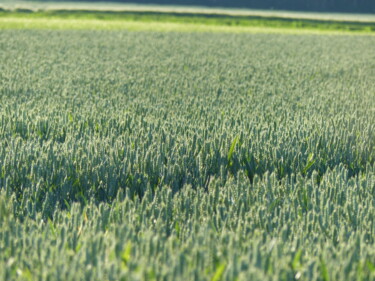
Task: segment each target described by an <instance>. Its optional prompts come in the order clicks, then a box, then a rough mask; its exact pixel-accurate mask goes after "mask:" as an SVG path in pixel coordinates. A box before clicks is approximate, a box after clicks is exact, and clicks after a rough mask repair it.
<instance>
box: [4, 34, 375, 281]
mask: <svg viewBox="0 0 375 281" xmlns="http://www.w3.org/2000/svg"><path fill="white" fill-rule="evenodd" d="M374 44H375V38H374V37H372V36H369V37H366V36H355V37H354V36H307V35H303V36H302V35H301V36H293V35H261V34H258V35H249V34H241V35H235V34H209V33H207V34H202V33H196V34H194V33H185V34H179V33H147V32H133V33H127V32H120V31H117V32H100V31H1V36H0V50H1V52H0V69H1V71H0V82H1V84H0V280H13V279H19V280H119V279H121V278H122V279H123V280H216V281H217V280H294V279H295V280H297V279H298V280H325V281H326V280H375V241H374V238H375V164H374V162H375V96H374V95H375V94H374V93H375V57H374V53H373V46H374Z"/></svg>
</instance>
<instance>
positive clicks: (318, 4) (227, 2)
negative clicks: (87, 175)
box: [39, 0, 375, 13]
mask: <svg viewBox="0 0 375 281" xmlns="http://www.w3.org/2000/svg"><path fill="white" fill-rule="evenodd" d="M39 1H46V2H48V1H53V2H66V0H61V1H60V0H39ZM70 1H71V2H81V1H82V0H70ZM89 2H103V1H102V0H89ZM111 2H124V3H137V4H140V3H142V4H163V5H199V6H214V7H237V8H250V9H276V10H299V11H321V12H351V13H358V12H360V13H373V12H375V2H374V1H372V0H283V1H280V0H111Z"/></svg>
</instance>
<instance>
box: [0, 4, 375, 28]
mask: <svg viewBox="0 0 375 281" xmlns="http://www.w3.org/2000/svg"><path fill="white" fill-rule="evenodd" d="M9 17H10V18H20V19H27V20H32V19H59V20H64V21H69V20H70V21H75V20H77V21H79V20H100V21H103V23H105V22H108V21H109V22H113V21H115V22H118V21H132V22H145V23H150V22H167V23H181V24H195V25H210V26H230V27H267V28H268V27H269V28H287V29H299V30H300V29H308V30H330V31H353V32H374V31H375V22H361V21H358V22H350V21H328V20H327V21H325V20H313V19H302V18H301V19H298V18H294V19H292V18H283V17H265V16H233V15H232V16H230V15H220V14H205V13H202V14H194V13H187V12H186V13H171V12H144V11H143V12H136V11H132V12H119V11H117V12H116V11H79V10H78V11H74V10H50V11H48V10H45V11H36V12H33V11H31V10H28V9H18V10H15V11H8V10H4V11H0V18H2V19H6V18H9ZM31 22H32V21H31ZM29 25H30V26H31V24H30V23H29ZM1 27H2V25H1V24H0V28H1Z"/></svg>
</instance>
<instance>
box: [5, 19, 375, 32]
mask: <svg viewBox="0 0 375 281" xmlns="http://www.w3.org/2000/svg"><path fill="white" fill-rule="evenodd" d="M0 29H53V30H56V29H57V30H61V29H68V30H129V31H159V32H233V33H286V34H372V33H371V31H367V32H366V31H345V30H324V29H314V28H291V27H268V26H228V25H219V24H216V25H215V24H204V23H192V22H188V23H180V22H163V21H137V20H120V19H116V20H100V19H82V18H64V19H62V18H47V17H45V18H36V17H17V16H13V17H12V16H7V17H0Z"/></svg>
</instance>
